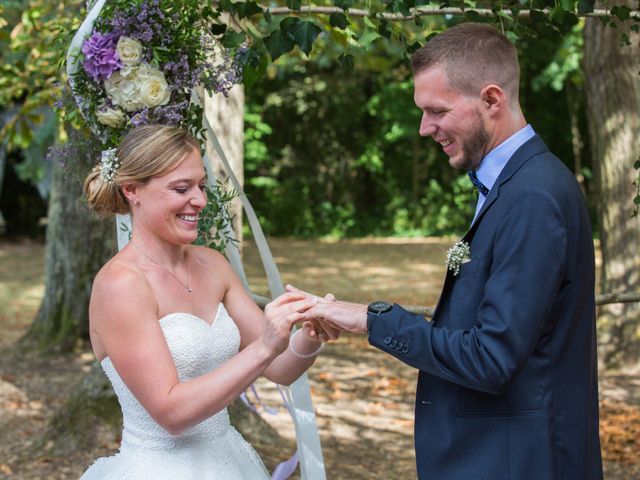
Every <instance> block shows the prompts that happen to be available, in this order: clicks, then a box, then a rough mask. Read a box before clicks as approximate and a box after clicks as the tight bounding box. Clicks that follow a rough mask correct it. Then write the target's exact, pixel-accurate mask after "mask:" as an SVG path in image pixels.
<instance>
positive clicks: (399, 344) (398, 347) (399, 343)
mask: <svg viewBox="0 0 640 480" xmlns="http://www.w3.org/2000/svg"><path fill="white" fill-rule="evenodd" d="M403 348H404V343H402V342H398V345H397V346H396V350H398V351H400V350H402V349H403Z"/></svg>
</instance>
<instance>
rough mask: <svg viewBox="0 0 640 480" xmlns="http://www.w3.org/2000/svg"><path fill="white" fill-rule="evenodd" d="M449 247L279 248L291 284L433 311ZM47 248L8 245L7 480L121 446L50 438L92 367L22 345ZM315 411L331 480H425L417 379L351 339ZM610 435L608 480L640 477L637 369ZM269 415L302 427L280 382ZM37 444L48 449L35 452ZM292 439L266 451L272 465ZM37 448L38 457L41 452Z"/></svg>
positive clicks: (335, 357) (63, 470)
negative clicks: (416, 424) (64, 445)
mask: <svg viewBox="0 0 640 480" xmlns="http://www.w3.org/2000/svg"><path fill="white" fill-rule="evenodd" d="M246 243H247V248H246V249H245V266H246V269H247V274H248V277H249V279H250V283H251V285H252V287H253V289H254V290H255V291H256V293H261V294H267V289H266V281H265V280H264V278H263V275H262V271H261V267H260V260H259V258H258V256H257V253H256V252H255V250H254V249H253V248H252V247H251V244H250V242H246ZM450 243H451V242H450V241H449V240H447V239H416V240H406V239H403V240H397V239H381V240H374V239H367V240H350V241H341V242H319V241H298V240H284V239H276V240H273V241H272V242H271V246H272V249H273V252H274V255H275V257H276V261H277V263H278V265H279V267H280V269H281V273H282V277H283V280H284V281H285V282H289V283H292V284H294V285H296V286H298V287H300V288H303V289H308V290H310V291H313V292H316V293H325V292H329V291H330V292H332V293H334V294H336V295H337V296H338V297H340V298H343V299H346V300H352V301H360V302H369V301H371V300H373V299H377V298H383V299H388V300H392V301H396V302H398V303H404V304H414V305H415V304H421V305H434V304H435V302H436V300H437V297H438V294H439V291H440V288H441V286H442V279H443V276H444V265H443V258H444V254H445V252H446V250H447V248H448V247H449V245H450ZM43 255H44V250H43V245H41V244H39V243H34V242H22V243H0V478H9V479H26V480H28V479H40V478H42V479H45V478H46V479H73V478H78V476H79V475H80V474H81V472H82V471H83V470H84V469H85V468H86V466H88V465H89V464H90V463H91V461H92V460H93V459H94V458H96V457H97V456H101V455H105V454H109V453H111V452H113V451H115V450H116V449H117V444H118V443H117V441H118V439H117V438H114V437H113V435H111V436H110V435H108V434H105V435H103V436H99V438H100V440H99V441H98V442H97V443H96V444H95V445H86V446H85V448H83V449H82V450H80V451H77V452H75V453H74V454H72V455H66V456H59V455H55V454H53V453H51V452H52V449H51V448H50V447H51V445H46V444H45V445H40V444H39V439H40V438H41V434H42V432H43V430H44V428H45V427H46V424H47V421H48V419H49V418H50V415H51V412H52V411H54V410H55V408H56V407H57V406H58V405H61V404H62V403H63V402H64V400H65V399H66V398H67V396H68V395H69V393H70V392H71V391H72V390H73V387H74V386H75V385H76V384H77V382H79V381H81V379H82V378H83V375H84V373H85V372H86V371H87V370H88V368H89V366H90V364H91V362H92V355H91V353H90V351H89V350H88V349H86V350H84V351H79V352H77V353H76V354H73V355H58V356H51V357H46V358H42V357H39V356H36V355H33V354H25V353H23V352H21V351H20V350H19V349H17V348H16V346H15V344H16V341H17V340H18V339H19V338H20V336H21V335H22V334H23V333H24V332H25V330H26V329H27V328H28V326H29V325H30V323H31V320H32V319H33V317H34V315H35V313H36V311H37V308H38V306H39V303H40V300H41V298H42V294H43V291H44V289H43V279H44V273H43V263H44V262H43ZM309 377H310V382H311V386H312V393H313V400H314V406H315V408H316V413H317V418H318V425H319V429H320V435H321V440H322V445H323V453H324V458H325V463H326V469H327V478H329V479H349V480H365V479H367V480H369V479H371V480H376V479H389V478H394V479H395V478H401V479H405V478H407V479H409V478H415V467H414V454H413V443H412V442H413V437H412V433H413V431H412V430H413V392H414V385H415V377H416V374H415V371H414V370H413V369H411V368H409V367H407V366H405V365H403V364H401V363H400V362H397V361H396V360H394V359H393V358H391V357H389V356H387V355H385V354H383V353H382V352H379V351H378V350H375V349H373V348H371V347H369V346H368V345H367V342H366V340H365V339H364V338H362V337H357V336H349V335H346V336H343V337H342V338H341V339H340V340H339V341H338V342H337V343H335V344H333V345H330V346H328V347H327V348H326V349H325V351H324V352H323V354H322V355H321V357H320V358H319V360H318V361H317V362H316V364H315V365H314V367H313V368H312V369H311V371H310V374H309ZM600 384H601V385H600V386H601V397H602V400H601V416H602V421H601V436H602V440H603V452H604V455H605V458H606V459H607V462H606V467H607V476H606V478H607V479H610V480H623V479H628V480H631V479H637V478H640V449H639V447H640V445H639V443H640V380H639V379H638V375H637V372H636V374H634V372H632V371H631V372H630V371H623V372H610V371H606V372H601V375H600ZM258 391H259V393H260V396H261V399H262V401H263V403H264V405H265V406H267V407H272V408H273V409H275V411H276V412H275V414H269V413H267V411H266V409H265V408H262V410H261V411H262V413H263V416H264V418H265V419H266V420H267V421H268V422H269V423H270V424H271V425H273V426H274V427H275V428H276V429H277V430H278V432H279V433H280V434H281V435H282V436H283V437H284V438H285V439H292V438H293V427H292V424H291V421H290V419H289V417H288V414H287V413H286V410H285V409H284V407H283V406H282V404H281V402H280V400H279V395H278V393H277V391H276V390H275V389H274V388H273V386H272V385H270V384H268V383H267V382H263V381H260V382H258ZM34 447H37V448H34ZM292 448H293V442H289V443H287V444H286V445H282V446H281V447H280V448H275V449H273V448H272V449H270V450H269V451H268V452H263V455H265V456H266V458H265V461H266V463H267V464H268V465H270V466H273V465H274V464H275V463H277V462H278V461H280V460H283V459H285V458H287V456H288V455H290V454H291V453H292ZM34 451H36V452H38V453H37V454H34V453H33V452H34Z"/></svg>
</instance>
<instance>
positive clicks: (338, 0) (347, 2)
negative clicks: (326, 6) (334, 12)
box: [333, 0, 355, 11]
mask: <svg viewBox="0 0 640 480" xmlns="http://www.w3.org/2000/svg"><path fill="white" fill-rule="evenodd" d="M354 3H355V0H335V1H334V2H333V4H334V5H335V6H336V7H338V8H341V9H342V10H345V11H346V10H348V9H349V8H351V7H353V4H354Z"/></svg>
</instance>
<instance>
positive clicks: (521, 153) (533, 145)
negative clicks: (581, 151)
mask: <svg viewBox="0 0 640 480" xmlns="http://www.w3.org/2000/svg"><path fill="white" fill-rule="evenodd" d="M548 150H549V148H548V147H547V146H546V145H545V143H544V142H543V141H542V139H541V138H540V137H539V136H538V135H534V136H533V137H531V138H530V139H529V140H527V141H526V142H525V143H523V144H522V145H521V146H520V148H518V149H517V150H516V151H515V153H514V154H513V155H512V157H511V158H510V159H509V161H508V162H507V164H506V165H505V166H504V168H503V169H502V172H500V175H499V176H498V178H497V180H496V183H495V184H494V185H493V188H491V191H490V192H489V195H488V196H487V198H486V200H485V201H484V203H483V204H482V208H481V209H480V211H479V212H478V216H477V217H476V218H475V220H474V221H473V223H472V224H471V227H469V230H468V231H467V233H465V235H464V237H463V238H462V239H463V240H464V241H468V240H469V239H470V238H471V237H472V236H473V232H475V230H476V228H477V225H478V223H479V222H480V220H481V219H482V217H483V216H484V214H485V213H486V211H487V210H488V209H489V208H490V207H491V205H493V204H494V202H495V201H496V200H497V199H498V196H499V195H500V187H501V186H502V185H504V184H505V183H507V182H508V181H509V180H510V179H511V177H513V175H514V174H515V173H516V172H517V171H518V170H519V169H520V167H522V166H523V165H524V164H525V163H526V162H527V160H529V159H530V158H531V157H534V156H536V155H539V154H540V153H543V152H546V151H548Z"/></svg>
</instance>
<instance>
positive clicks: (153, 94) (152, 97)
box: [136, 63, 171, 107]
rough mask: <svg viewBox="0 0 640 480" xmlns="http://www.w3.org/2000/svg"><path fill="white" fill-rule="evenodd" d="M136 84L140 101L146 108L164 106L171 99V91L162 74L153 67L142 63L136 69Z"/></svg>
mask: <svg viewBox="0 0 640 480" xmlns="http://www.w3.org/2000/svg"><path fill="white" fill-rule="evenodd" d="M136 83H137V84H138V88H139V90H140V101H141V102H142V103H143V104H144V105H145V106H146V107H157V106H158V105H166V104H167V103H168V102H169V99H170V98H171V91H170V90H169V85H168V84H167V80H166V79H165V78H164V74H163V73H162V72H161V71H160V70H158V69H157V68H155V67H152V66H151V65H148V64H146V63H143V64H141V65H140V67H139V68H138V72H137V75H136Z"/></svg>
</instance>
